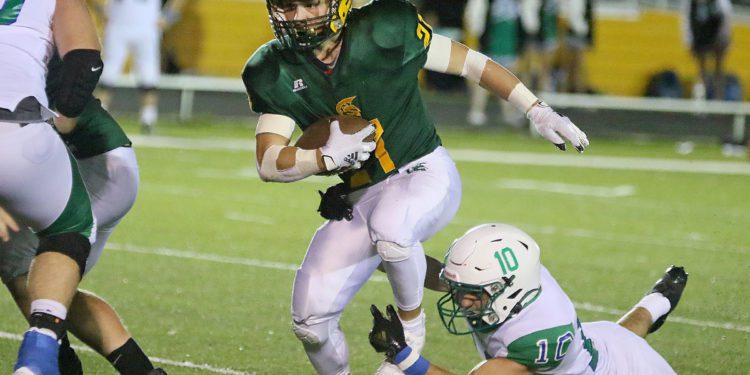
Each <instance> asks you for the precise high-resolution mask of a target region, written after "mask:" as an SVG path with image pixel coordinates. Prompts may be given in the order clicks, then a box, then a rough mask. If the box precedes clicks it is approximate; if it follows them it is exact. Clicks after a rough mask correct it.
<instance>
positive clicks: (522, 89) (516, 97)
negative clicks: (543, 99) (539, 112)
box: [508, 82, 539, 113]
mask: <svg viewBox="0 0 750 375" xmlns="http://www.w3.org/2000/svg"><path fill="white" fill-rule="evenodd" d="M508 102H509V103H510V104H512V105H513V106H514V107H516V108H517V109H518V110H519V111H522V112H523V113H528V112H529V110H530V109H531V107H533V106H534V105H536V103H538V102H539V98H537V97H536V95H534V93H532V92H531V91H529V89H528V88H527V87H526V86H524V84H523V83H521V82H518V83H517V84H516V86H515V87H513V90H511V92H510V95H508Z"/></svg>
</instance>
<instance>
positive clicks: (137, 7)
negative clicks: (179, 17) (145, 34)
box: [106, 0, 161, 29]
mask: <svg viewBox="0 0 750 375" xmlns="http://www.w3.org/2000/svg"><path fill="white" fill-rule="evenodd" d="M106 9H107V27H125V28H128V29H130V28H133V29H135V28H138V27H151V26H153V27H156V26H158V24H159V16H160V14H161V0H109V1H108V2H107V8H106Z"/></svg>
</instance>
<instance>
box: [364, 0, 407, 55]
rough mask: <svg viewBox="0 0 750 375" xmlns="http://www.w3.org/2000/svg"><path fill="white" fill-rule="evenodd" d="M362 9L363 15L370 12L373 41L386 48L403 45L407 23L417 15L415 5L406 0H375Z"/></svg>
mask: <svg viewBox="0 0 750 375" xmlns="http://www.w3.org/2000/svg"><path fill="white" fill-rule="evenodd" d="M362 10H363V11H364V14H363V16H364V15H365V14H368V13H369V14H370V15H369V19H370V20H371V21H370V22H372V30H373V33H372V38H373V41H374V42H375V44H376V45H377V46H378V47H380V48H384V49H390V48H397V47H400V46H401V45H403V43H404V32H405V29H406V23H407V21H408V20H409V19H412V18H413V19H416V17H417V16H416V14H417V10H416V8H415V7H414V5H412V4H411V3H409V2H407V1H404V0H374V1H373V2H372V3H371V4H370V5H368V6H366V7H364V8H362Z"/></svg>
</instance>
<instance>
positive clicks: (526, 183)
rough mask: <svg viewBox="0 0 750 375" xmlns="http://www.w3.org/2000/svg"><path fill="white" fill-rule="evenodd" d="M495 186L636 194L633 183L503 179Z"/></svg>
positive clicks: (609, 195)
mask: <svg viewBox="0 0 750 375" xmlns="http://www.w3.org/2000/svg"><path fill="white" fill-rule="evenodd" d="M495 186H497V187H499V188H503V189H513V190H527V191H543V192H547V193H558V194H569V195H583V196H590V197H598V198H619V197H628V196H631V195H634V194H635V187H634V186H632V185H619V186H613V187H606V186H592V185H574V184H566V183H562V182H551V181H538V180H519V179H501V180H497V182H496V183H495Z"/></svg>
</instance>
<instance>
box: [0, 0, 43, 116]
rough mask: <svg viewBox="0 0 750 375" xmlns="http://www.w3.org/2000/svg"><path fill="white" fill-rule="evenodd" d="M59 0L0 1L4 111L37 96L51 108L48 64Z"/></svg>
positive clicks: (0, 81) (0, 73)
mask: <svg viewBox="0 0 750 375" xmlns="http://www.w3.org/2000/svg"><path fill="white" fill-rule="evenodd" d="M55 4H56V2H55V0H27V1H20V0H0V66H2V69H0V108H4V109H7V110H10V111H12V110H14V109H15V108H16V105H18V103H19V102H20V101H21V99H23V98H26V97H29V96H34V97H35V98H36V99H37V101H39V103H41V104H42V105H44V106H45V107H46V106H47V94H46V93H45V92H44V87H45V76H46V74H47V61H48V60H49V58H50V56H51V55H52V48H53V47H54V42H53V39H52V16H53V15H54V13H55Z"/></svg>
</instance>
